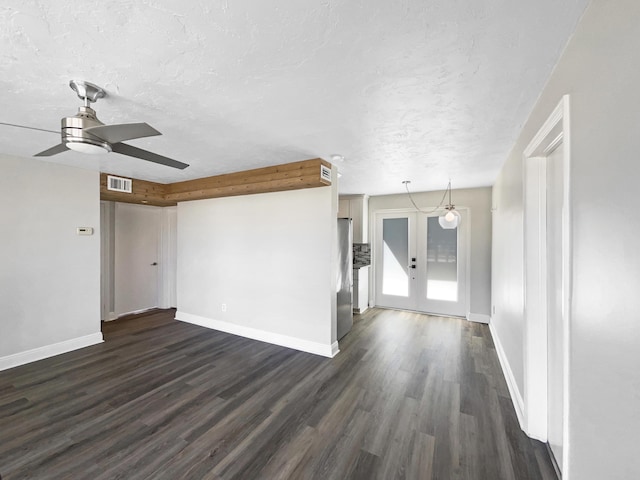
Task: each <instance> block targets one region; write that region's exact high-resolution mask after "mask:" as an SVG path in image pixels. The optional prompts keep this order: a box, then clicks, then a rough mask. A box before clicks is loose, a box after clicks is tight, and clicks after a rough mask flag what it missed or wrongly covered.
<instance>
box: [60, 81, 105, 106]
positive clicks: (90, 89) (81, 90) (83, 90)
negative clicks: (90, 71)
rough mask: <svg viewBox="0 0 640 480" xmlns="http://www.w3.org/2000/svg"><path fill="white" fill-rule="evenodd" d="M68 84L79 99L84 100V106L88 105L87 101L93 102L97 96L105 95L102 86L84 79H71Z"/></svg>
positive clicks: (102, 96)
mask: <svg viewBox="0 0 640 480" xmlns="http://www.w3.org/2000/svg"><path fill="white" fill-rule="evenodd" d="M69 86H70V87H71V89H72V90H73V91H74V92H76V93H77V94H78V97H79V98H80V100H83V101H84V106H85V107H88V106H89V103H94V102H96V101H97V100H98V99H99V98H104V97H106V95H107V92H105V91H104V89H103V88H101V87H99V86H98V85H95V84H93V83H89V82H85V81H84V80H71V81H70V82H69Z"/></svg>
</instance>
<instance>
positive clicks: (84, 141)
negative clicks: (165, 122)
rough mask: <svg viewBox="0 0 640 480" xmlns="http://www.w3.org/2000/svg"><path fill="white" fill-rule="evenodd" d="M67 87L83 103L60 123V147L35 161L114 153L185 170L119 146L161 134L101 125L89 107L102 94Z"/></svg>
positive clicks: (140, 126)
mask: <svg viewBox="0 0 640 480" xmlns="http://www.w3.org/2000/svg"><path fill="white" fill-rule="evenodd" d="M69 86H70V87H71V88H72V89H73V90H74V91H75V92H76V93H77V94H78V97H80V99H82V100H84V106H82V107H79V108H78V113H77V114H75V115H74V116H73V117H65V118H63V119H62V130H61V135H62V143H60V144H59V145H56V146H55V147H51V148H49V149H47V150H44V151H43V152H40V153H36V154H35V156H36V157H49V156H51V155H56V154H58V153H62V152H65V151H67V150H75V151H76V152H82V153H108V152H116V153H120V154H122V155H128V156H130V157H134V158H139V159H141V160H146V161H148V162H153V163H159V164H160V165H166V166H168V167H173V168H179V169H184V168H187V167H188V166H189V165H187V164H186V163H182V162H178V161H177V160H173V159H172V158H168V157H164V156H162V155H158V154H157V153H153V152H149V151H147V150H143V149H141V148H137V147H134V146H131V145H127V144H126V143H122V142H123V141H125V140H133V139H136V138H143V137H152V136H154V135H162V134H161V133H160V132H159V131H157V130H156V129H155V128H153V127H152V126H151V125H148V124H146V123H122V124H115V125H105V124H104V123H102V122H101V121H100V120H98V118H97V117H96V112H95V110H93V109H92V108H91V107H90V106H89V105H90V103H94V102H96V101H97V100H98V99H99V98H103V97H104V96H105V95H106V92H105V91H104V90H103V89H102V88H100V87H98V86H97V85H94V84H93V83H89V82H85V81H82V80H71V81H70V82H69Z"/></svg>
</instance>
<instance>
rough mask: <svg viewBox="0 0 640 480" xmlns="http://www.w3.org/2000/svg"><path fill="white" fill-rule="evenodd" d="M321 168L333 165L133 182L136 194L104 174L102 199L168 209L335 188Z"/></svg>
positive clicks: (298, 164) (315, 163)
mask: <svg viewBox="0 0 640 480" xmlns="http://www.w3.org/2000/svg"><path fill="white" fill-rule="evenodd" d="M321 165H324V166H326V167H328V168H331V164H330V163H329V162H327V161H326V160H323V159H321V158H313V159H311V160H303V161H300V162H293V163H286V164H282V165H274V166H271V167H263V168H256V169H253V170H245V171H242V172H236V173H228V174H225V175H216V176H213V177H205V178H198V179H195V180H187V181H184V182H177V183H170V184H161V183H154V182H147V181H145V180H136V179H133V182H132V190H133V193H120V192H112V191H110V190H107V174H105V173H103V174H101V175H100V199H101V200H112V201H115V202H127V203H146V204H147V205H156V206H160V207H166V206H171V205H176V204H177V202H184V201H189V200H202V199H206V198H219V197H231V196H238V195H253V194H257V193H268V192H282V191H287V190H299V189H305V188H315V187H324V186H327V185H331V182H329V181H328V180H326V179H323V178H322V176H321V175H320V169H321Z"/></svg>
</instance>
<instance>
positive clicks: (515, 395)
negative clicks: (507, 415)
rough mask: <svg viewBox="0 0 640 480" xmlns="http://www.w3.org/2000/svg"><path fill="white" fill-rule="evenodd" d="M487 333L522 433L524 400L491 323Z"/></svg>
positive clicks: (523, 429)
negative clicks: (496, 355)
mask: <svg viewBox="0 0 640 480" xmlns="http://www.w3.org/2000/svg"><path fill="white" fill-rule="evenodd" d="M489 331H490V332H491V337H492V338H493V344H494V345H495V346H496V353H497V354H498V360H499V361H500V366H501V367H502V373H503V374H504V378H505V380H506V381H507V388H508V389H509V394H510V395H511V401H512V402H513V408H514V409H515V411H516V416H517V417H518V423H519V424H520V428H521V429H522V431H525V432H526V430H525V428H524V427H525V424H524V400H523V399H522V394H521V393H520V390H518V384H517V383H516V379H515V377H514V376H513V372H512V371H511V366H510V365H509V361H508V360H507V355H506V354H505V353H504V349H503V348H502V343H501V342H500V337H498V333H497V332H496V330H495V327H494V326H493V323H491V322H489Z"/></svg>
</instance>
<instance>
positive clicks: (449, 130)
mask: <svg viewBox="0 0 640 480" xmlns="http://www.w3.org/2000/svg"><path fill="white" fill-rule="evenodd" d="M587 3H588V1H587V0H566V1H562V2H558V1H557V0H537V1H533V0H530V1H528V2H519V1H518V2H514V1H510V0H476V1H471V2H470V1H461V0H456V1H452V0H443V1H441V0H403V1H398V0H393V1H392V0H337V1H336V0H279V1H265V0H217V1H205V0H201V1H195V0H187V1H185V0H180V1H174V0H145V1H141V0H135V1H134V0H129V1H125V0H122V1H114V0H112V1H108V0H107V1H105V0H100V1H82V2H70V1H68V0H56V1H27V0H4V1H3V2H2V4H0V47H1V48H0V122H11V123H18V124H23V125H28V126H32V127H38V128H43V129H49V130H57V129H58V128H59V124H60V119H61V118H62V117H65V116H70V115H74V114H75V113H76V111H77V107H78V106H79V105H80V103H81V102H80V100H79V99H78V98H77V96H76V95H75V93H74V92H73V91H72V90H71V89H70V88H69V87H68V82H69V80H70V79H72V78H77V79H82V80H87V81H90V82H93V83H96V84H98V85H100V86H102V87H104V88H105V89H106V90H107V92H108V94H109V95H108V97H107V98H104V99H101V100H99V101H98V103H97V104H95V105H93V106H94V108H95V109H96V111H97V113H98V117H99V118H100V119H101V120H102V121H103V122H104V123H107V124H108V123H125V122H139V121H145V122H147V123H149V124H151V125H152V126H153V127H155V128H156V129H158V130H160V131H161V132H162V133H163V136H161V137H153V138H148V139H140V140H136V141H132V142H129V143H131V144H132V145H136V146H139V147H142V148H146V149H148V150H151V151H154V152H156V153H159V154H162V155H165V156H170V157H173V158H175V159H177V160H180V161H183V162H186V163H190V164H191V167H189V168H187V169H186V170H184V171H178V170H174V169H172V168H168V167H163V166H158V165H154V164H150V163H148V162H144V161H141V160H135V159H132V158H129V157H123V156H120V155H118V154H115V153H111V154H105V155H97V156H89V155H82V154H78V153H75V152H65V153H63V154H60V155H57V156H55V157H51V158H50V159H46V160H44V161H52V162H58V163H62V164H66V165H75V166H84V167H88V168H99V169H100V170H102V171H107V172H112V173H117V174H121V175H127V176H133V177H136V178H142V179H146V180H152V181H159V182H172V181H179V180H186V179H192V178H198V177H203V176H209V175H216V174H220V173H227V172H233V171H239V170H245V169H249V168H256V167H260V166H266V165H273V164H278V163H287V162H292V161H297V160H303V159H307V158H313V157H322V158H325V159H330V155H331V154H334V153H339V154H342V155H344V157H345V161H344V162H341V163H339V164H337V165H338V168H339V169H340V171H341V173H342V178H341V179H340V192H341V193H369V194H384V193H395V192H400V191H402V189H403V186H402V184H401V181H402V180H404V179H410V180H411V181H412V184H411V187H412V190H414V191H420V190H425V191H426V190H438V189H443V188H444V187H445V186H446V184H447V181H448V179H449V178H451V179H452V182H453V187H454V188H463V187H476V186H487V185H491V184H492V183H493V181H494V179H495V177H496V175H497V173H498V170H499V168H500V166H501V164H502V162H503V161H504V159H505V158H506V156H507V154H508V152H509V150H510V148H511V147H512V145H513V142H514V140H515V138H516V135H517V133H518V132H519V130H520V128H521V126H522V124H523V123H524V121H525V120H526V117H527V115H528V114H529V112H530V110H531V108H532V107H533V104H534V102H535V100H536V98H537V97H538V95H539V93H540V91H541V90H542V88H543V86H544V83H545V81H546V79H547V78H548V76H549V74H550V73H551V70H552V68H553V66H554V65H555V63H556V61H557V59H558V58H559V55H560V53H561V52H562V49H563V48H564V45H565V44H566V42H567V40H568V38H569V36H570V35H571V33H572V32H573V29H574V27H575V25H576V24H577V22H578V19H579V17H580V15H581V13H582V12H583V10H584V8H585V6H586V4H587ZM57 143H59V137H58V136H56V135H55V134H52V133H47V132H37V131H29V130H23V129H18V128H14V127H8V126H4V125H0V153H6V154H12V155H20V156H31V155H33V154H34V153H36V152H39V151H41V150H44V149H45V148H48V147H50V146H53V145H55V144H57Z"/></svg>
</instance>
